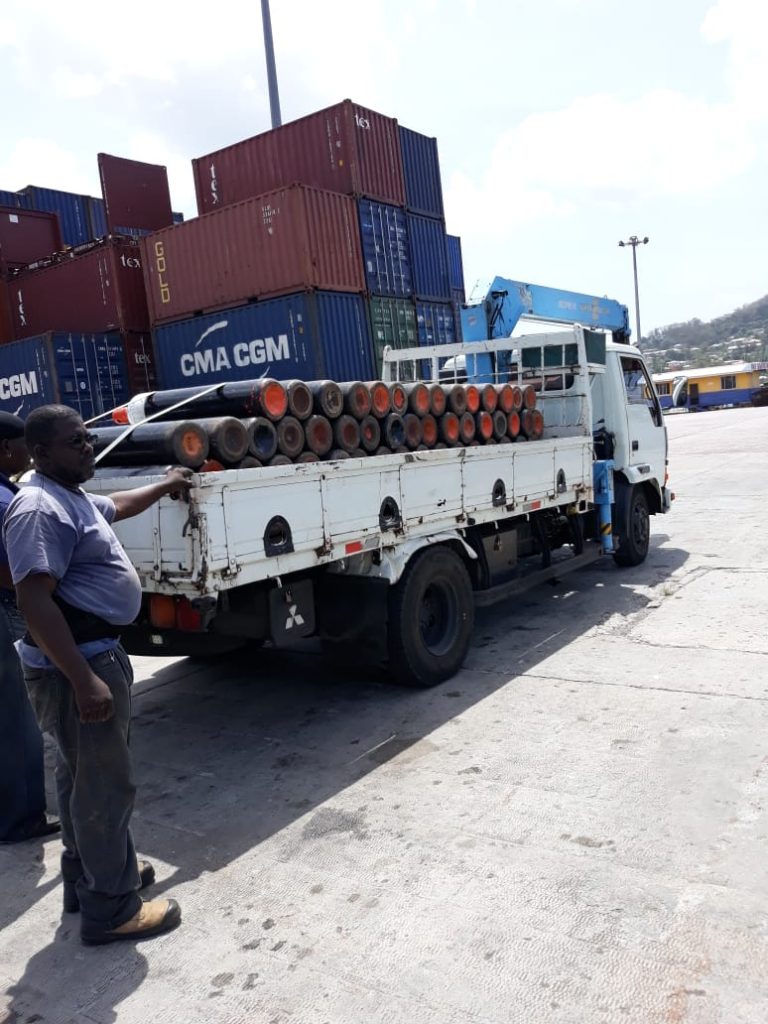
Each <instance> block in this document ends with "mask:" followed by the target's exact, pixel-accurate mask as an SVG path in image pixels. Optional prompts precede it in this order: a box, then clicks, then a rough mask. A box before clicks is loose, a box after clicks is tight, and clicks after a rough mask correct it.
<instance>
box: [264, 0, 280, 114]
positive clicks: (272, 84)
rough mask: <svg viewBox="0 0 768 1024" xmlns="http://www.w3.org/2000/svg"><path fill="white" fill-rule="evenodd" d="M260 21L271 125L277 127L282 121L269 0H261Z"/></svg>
mask: <svg viewBox="0 0 768 1024" xmlns="http://www.w3.org/2000/svg"><path fill="white" fill-rule="evenodd" d="M261 21H262V24H263V26H264V50H265V53H266V58H267V84H268V85H269V110H270V113H271V115H272V127H273V128H279V127H280V125H281V124H282V123H283V121H282V118H281V116H280V95H279V93H278V91H277V69H276V67H275V47H274V45H273V43H272V19H271V17H270V13H269V0H261Z"/></svg>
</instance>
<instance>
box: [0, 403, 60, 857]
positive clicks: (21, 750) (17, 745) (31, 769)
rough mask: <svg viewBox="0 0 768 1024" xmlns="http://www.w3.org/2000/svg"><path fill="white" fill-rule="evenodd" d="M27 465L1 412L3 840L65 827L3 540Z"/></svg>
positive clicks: (11, 421)
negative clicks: (51, 811)
mask: <svg viewBox="0 0 768 1024" xmlns="http://www.w3.org/2000/svg"><path fill="white" fill-rule="evenodd" d="M28 465H29V452H28V451H27V446H26V444H25V442H24V421H23V420H21V419H19V417H18V416H13V415H11V413H7V412H0V843H20V842H23V840H25V839H39V838H41V837H44V836H50V835H53V834H54V833H55V832H58V831H59V830H60V829H61V825H60V824H59V822H58V821H57V820H55V819H53V820H51V819H49V818H48V817H47V816H46V813H45V774H44V767H43V736H42V733H41V732H40V729H39V727H38V724H37V721H36V720H35V714H34V712H33V710H32V707H31V705H30V703H29V698H28V697H27V689H26V686H25V685H24V676H23V675H22V671H21V662H20V661H19V656H18V654H17V653H16V649H15V647H14V644H15V642H16V641H17V640H20V639H21V637H22V636H23V635H24V631H25V628H26V627H25V626H24V621H23V619H22V617H21V615H20V614H19V609H18V608H17V607H16V594H15V593H14V590H13V583H12V581H11V571H10V568H9V566H8V556H7V554H6V551H5V546H4V544H3V542H2V525H3V519H4V517H5V513H6V510H7V508H8V506H9V505H10V503H11V502H12V501H13V497H14V495H15V494H16V492H17V491H18V487H17V486H16V485H15V484H14V483H12V482H11V479H10V478H11V477H12V476H16V475H17V474H19V473H21V472H22V471H23V470H25V469H26V468H27V466H28Z"/></svg>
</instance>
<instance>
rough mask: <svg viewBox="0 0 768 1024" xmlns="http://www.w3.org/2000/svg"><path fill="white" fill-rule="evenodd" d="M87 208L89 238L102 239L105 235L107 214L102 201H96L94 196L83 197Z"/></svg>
mask: <svg viewBox="0 0 768 1024" xmlns="http://www.w3.org/2000/svg"><path fill="white" fill-rule="evenodd" d="M84 198H85V202H86V206H87V208H88V230H89V232H90V237H91V238H103V237H104V235H106V233H107V212H106V210H105V209H104V200H103V199H96V198H95V196H85V197H84Z"/></svg>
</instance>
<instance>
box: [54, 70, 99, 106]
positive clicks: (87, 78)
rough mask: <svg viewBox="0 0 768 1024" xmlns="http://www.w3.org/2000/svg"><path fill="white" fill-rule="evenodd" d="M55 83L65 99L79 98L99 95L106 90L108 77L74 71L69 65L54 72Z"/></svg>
mask: <svg viewBox="0 0 768 1024" xmlns="http://www.w3.org/2000/svg"><path fill="white" fill-rule="evenodd" d="M53 85H54V88H55V89H56V91H57V92H58V93H59V94H60V95H61V96H64V97H65V99H71V100H79V99H85V98H86V97H89V96H99V95H100V94H101V93H102V92H103V91H104V88H105V85H106V79H104V78H102V77H100V76H98V75H93V74H90V72H82V71H73V70H72V68H69V67H60V68H58V69H57V70H56V71H54V72H53Z"/></svg>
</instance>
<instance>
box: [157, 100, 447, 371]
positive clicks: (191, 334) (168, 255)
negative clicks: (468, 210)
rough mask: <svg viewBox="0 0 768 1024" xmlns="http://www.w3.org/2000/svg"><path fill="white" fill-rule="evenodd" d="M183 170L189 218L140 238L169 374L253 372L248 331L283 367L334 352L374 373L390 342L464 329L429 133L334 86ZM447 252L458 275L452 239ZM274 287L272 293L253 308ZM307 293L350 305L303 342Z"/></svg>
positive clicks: (330, 304) (267, 362)
mask: <svg viewBox="0 0 768 1024" xmlns="http://www.w3.org/2000/svg"><path fill="white" fill-rule="evenodd" d="M193 171H194V178H195V189H196V194H197V201H198V210H199V212H200V216H199V217H198V218H197V219H196V220H194V221H188V222H186V223H185V224H184V225H183V226H182V227H180V228H171V229H168V230H165V231H162V232H157V233H155V234H153V235H151V236H149V237H148V238H145V239H144V240H143V242H142V246H143V263H144V275H145V280H146V284H147V294H148V301H149V309H150V316H151V319H152V323H153V328H154V336H155V344H156V349H157V352H158V364H159V367H160V377H161V379H162V381H163V384H164V386H166V387H175V386H181V385H184V384H187V385H188V384H190V383H194V381H195V380H199V381H200V382H201V383H203V382H206V383H208V382H213V381H216V380H226V379H227V378H228V377H229V378H230V379H231V378H235V377H240V378H247V377H249V376H252V375H253V360H252V359H251V358H250V357H247V358H246V357H245V356H243V354H242V353H243V351H244V350H243V349H242V346H243V345H244V344H245V342H246V340H248V339H246V338H245V337H244V336H243V333H242V332H243V331H246V333H247V332H249V331H250V332H251V338H250V341H252V342H253V343H254V344H255V345H256V350H257V352H258V359H257V362H258V363H259V365H261V364H262V363H263V366H262V369H263V372H264V373H268V374H269V375H270V376H275V377H278V378H289V377H292V376H297V375H298V376H304V377H309V376H311V374H312V373H314V374H315V375H317V374H322V373H327V374H328V375H331V371H330V369H329V368H330V367H332V366H334V365H337V364H341V365H345V366H346V367H347V368H348V372H347V378H349V377H350V376H351V377H353V378H362V379H365V378H366V377H370V376H371V375H372V374H378V373H379V372H380V369H381V354H382V351H383V348H384V346H385V345H387V344H389V345H396V346H398V347H406V346H411V345H414V344H418V343H420V342H421V343H422V344H425V345H426V344H438V343H445V342H449V341H454V340H456V338H457V337H458V336H459V334H458V331H457V321H456V317H455V315H454V307H453V305H452V299H455V297H454V296H452V291H451V266H450V264H449V253H448V241H447V237H448V236H447V235H446V232H445V221H444V212H443V196H442V185H441V180H440V165H439V159H438V153H437V143H436V140H435V139H430V138H427V137H426V136H424V135H420V134H419V133H418V132H413V131H410V130H408V129H405V128H402V127H400V126H398V124H397V122H396V121H394V120H392V119H391V118H387V117H385V116H383V115H382V114H378V113H376V112H375V111H372V110H369V109H368V108H365V107H361V106H359V105H358V104H354V103H352V102H351V101H350V100H344V101H343V102H342V103H339V104H337V105H336V106H334V107H330V108H328V109H326V110H321V111H318V112H316V113H314V114H311V115H309V116H308V117H304V118H301V119H299V120H298V121H294V122H291V123H290V124H287V125H284V126H282V127H281V128H277V129H275V130H273V131H269V132H264V133H262V134H261V135H257V136H255V137H254V138H251V139H246V140H244V141H242V142H239V143H237V144H236V145H234V146H229V147H227V148H225V149H221V150H218V151H216V152H214V153H210V154H208V155H207V156H204V157H200V158H198V159H196V160H194V161H193ZM296 183H299V184H296ZM457 258H458V262H459V273H460V269H461V268H460V261H461V252H460V249H459V250H458V257H457ZM455 260H456V255H455V254H454V262H455ZM304 293H309V297H307V296H304ZM341 293H354V294H355V296H356V297H357V300H358V301H357V302H351V300H350V298H349V296H347V297H346V301H344V302H341V301H340V300H341V298H342V297H343V296H342V294H341ZM277 296H285V300H284V302H283V303H282V305H280V304H275V303H274V302H273V303H272V304H271V305H270V307H269V310H268V311H266V310H265V311H264V315H263V316H262V315H260V312H259V306H260V305H262V304H263V303H264V300H265V299H269V300H273V299H275V297H277ZM303 296H304V297H303ZM332 296H336V299H335V300H333V299H332ZM361 302H362V303H364V311H365V315H364V318H363V320H362V321H361V319H360V317H359V314H358V312H357V310H358V309H359V306H360V303H361ZM254 303H255V309H252V308H251V309H250V311H249V312H247V311H246V310H245V309H242V308H239V307H244V306H246V305H248V304H251V306H252V305H253V304H254ZM303 303H309V306H311V307H312V308H313V309H314V308H316V309H317V310H321V309H324V308H328V309H330V308H333V309H334V310H335V311H336V313H338V311H339V310H341V309H345V310H348V309H351V308H352V307H354V308H355V310H356V312H355V315H354V316H352V317H349V316H347V317H341V318H339V316H338V315H334V316H332V317H330V318H329V319H327V321H326V322H327V324H328V325H329V327H330V326H331V325H332V333H328V334H326V333H324V332H323V330H322V323H321V321H322V318H321V317H319V316H318V315H314V316H313V317H310V318H309V319H311V320H312V321H313V323H314V324H315V325H317V326H316V327H315V328H313V329H312V330H310V331H309V332H308V333H307V334H305V335H302V336H303V337H304V339H305V344H304V345H303V346H302V345H297V344H295V342H294V317H295V315H296V310H297V309H299V308H302V309H303ZM213 311H220V312H221V314H222V315H221V317H219V318H218V319H217V318H213V319H211V317H210V316H209V314H210V313H211V312H213ZM302 315H303V314H302ZM281 318H282V319H281ZM302 322H303V323H305V324H306V322H307V317H306V316H304V320H303V321H302ZM419 325H421V326H420V327H419ZM302 330H307V328H306V326H305V327H303V328H302ZM211 331H214V332H217V333H216V337H213V336H212V335H211V334H210V333H209V332H211ZM218 332H221V333H218ZM253 332H255V333H253ZM269 332H271V333H269ZM364 334H367V339H366V337H364ZM281 338H282V339H289V340H288V341H287V342H286V341H285V340H283V341H282V342H280V341H279V339H281ZM230 339H231V340H230ZM185 345H187V346H188V348H187V349H185V348H184V346H185ZM235 350H237V352H239V353H240V356H239V357H238V358H235ZM354 353H356V355H354V357H353V354H354ZM262 356H263V357H264V358H263V359H262ZM350 358H353V359H356V360H357V362H354V361H353V362H351V363H350ZM301 368H303V370H302V372H299V370H300V369H301ZM337 379H338V378H337Z"/></svg>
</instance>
